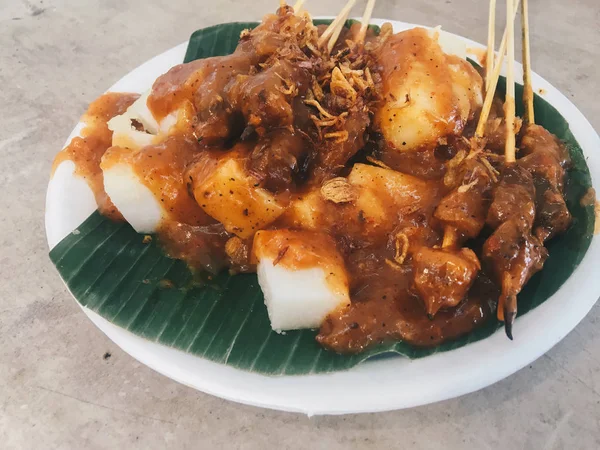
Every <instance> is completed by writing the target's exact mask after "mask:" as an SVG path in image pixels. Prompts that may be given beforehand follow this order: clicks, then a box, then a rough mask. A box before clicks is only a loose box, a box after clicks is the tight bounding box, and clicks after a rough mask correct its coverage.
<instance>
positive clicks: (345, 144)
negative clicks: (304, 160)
mask: <svg viewBox="0 0 600 450" xmlns="http://www.w3.org/2000/svg"><path fill="white" fill-rule="evenodd" d="M368 124H369V114H368V110H367V109H366V108H361V107H355V108H353V109H352V110H351V111H350V114H349V115H348V117H347V118H346V120H345V124H344V130H345V131H346V132H347V133H348V134H347V137H346V138H344V139H330V140H326V141H324V142H323V143H322V144H321V146H320V148H319V152H318V153H317V155H316V156H315V162H314V166H313V179H314V180H315V181H316V182H320V181H323V180H326V179H327V178H331V177H333V176H335V175H336V174H337V173H339V172H340V170H341V169H343V168H344V166H345V164H346V163H347V162H348V160H349V159H350V158H351V157H352V156H354V155H355V154H356V152H357V151H359V150H360V149H361V148H362V147H363V146H364V144H365V140H364V135H365V132H366V129H367V125H368Z"/></svg>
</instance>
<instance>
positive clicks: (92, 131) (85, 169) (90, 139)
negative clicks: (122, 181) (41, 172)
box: [52, 93, 139, 220]
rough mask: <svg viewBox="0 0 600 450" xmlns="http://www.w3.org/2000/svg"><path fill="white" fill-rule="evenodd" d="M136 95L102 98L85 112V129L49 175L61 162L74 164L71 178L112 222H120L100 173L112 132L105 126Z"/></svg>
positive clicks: (117, 95) (54, 164)
mask: <svg viewBox="0 0 600 450" xmlns="http://www.w3.org/2000/svg"><path fill="white" fill-rule="evenodd" d="M138 97H139V95H137V94H118V93H108V94H104V95H102V96H101V97H99V98H98V99H97V100H95V101H94V102H93V103H92V104H91V105H90V106H89V108H88V110H87V112H86V113H85V115H84V116H83V117H82V118H81V121H82V122H84V123H85V127H84V128H83V130H81V133H80V137H79V136H78V137H75V138H73V140H72V141H71V143H70V144H69V145H68V146H67V147H65V148H64V149H63V150H62V151H61V152H60V153H58V155H56V158H55V159H54V163H53V164H52V174H54V171H55V170H56V168H57V167H58V166H59V165H60V164H61V163H62V162H64V161H67V160H70V161H73V162H74V163H75V174H76V175H78V176H80V177H82V178H84V179H85V180H86V182H87V183H88V184H89V186H90V188H91V189H92V191H93V192H94V196H95V197H96V203H97V204H98V210H99V211H100V212H101V213H102V214H104V215H105V216H107V217H110V218H111V219H113V220H123V216H122V215H121V213H120V212H119V211H118V210H117V208H115V205H113V203H112V202H111V201H110V198H109V197H108V195H106V192H104V177H103V176H102V170H101V169H100V161H101V159H102V155H104V152H105V151H106V149H107V148H108V147H110V146H111V141H112V131H110V130H109V129H108V126H107V122H108V121H109V120H110V119H112V118H113V117H115V116H118V115H120V114H123V113H124V112H125V111H126V110H127V108H129V106H131V104H132V103H133V102H134V101H136V100H137V98H138Z"/></svg>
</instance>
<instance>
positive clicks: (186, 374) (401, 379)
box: [46, 20, 600, 415]
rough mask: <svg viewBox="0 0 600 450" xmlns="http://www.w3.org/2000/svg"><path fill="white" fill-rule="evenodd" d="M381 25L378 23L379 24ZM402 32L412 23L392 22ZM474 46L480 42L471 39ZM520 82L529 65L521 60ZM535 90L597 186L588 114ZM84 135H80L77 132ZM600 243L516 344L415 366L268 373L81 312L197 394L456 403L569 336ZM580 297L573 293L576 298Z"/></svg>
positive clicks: (585, 305) (121, 86)
mask: <svg viewBox="0 0 600 450" xmlns="http://www.w3.org/2000/svg"><path fill="white" fill-rule="evenodd" d="M383 22H384V21H383V20H373V23H376V24H379V25H381V24H382V23H383ZM392 24H393V26H394V30H395V31H400V30H403V29H407V28H412V27H414V26H415V25H411V24H407V23H402V22H392ZM465 40H466V41H467V45H468V46H469V47H471V48H483V46H482V45H480V44H476V43H475V42H473V41H470V40H467V39H465ZM186 47H187V42H186V43H183V44H181V45H179V46H177V47H175V48H173V49H171V50H169V51H167V52H165V53H163V54H161V55H159V56H157V57H155V58H153V59H151V60H150V61H148V62H146V63H144V64H142V65H141V66H140V67H138V68H137V69H135V70H134V71H132V72H130V73H129V74H127V75H126V76H125V77H123V78H122V79H121V80H119V81H118V82H117V83H116V84H115V85H114V86H112V87H111V88H110V89H109V90H110V91H119V92H142V91H145V90H146V89H148V88H150V87H151V85H152V82H153V81H154V79H155V78H156V77H158V76H159V75H161V74H162V73H164V72H166V71H167V70H168V69H169V68H170V67H171V66H173V65H175V64H179V63H181V62H182V61H183V58H184V54H185V50H186ZM516 75H517V77H518V78H521V77H522V68H521V66H520V65H518V64H517V74H516ZM533 87H534V89H535V91H536V92H537V91H538V90H539V89H543V91H545V93H544V98H545V99H546V100H547V101H548V102H550V103H551V104H552V105H553V106H554V107H555V108H556V109H557V110H558V111H559V112H560V113H561V114H562V116H563V117H564V118H566V119H567V120H568V122H569V124H570V126H571V131H572V132H573V134H574V135H575V138H576V139H577V141H578V142H579V144H580V145H581V148H582V149H583V152H584V154H585V156H586V159H587V163H588V166H589V169H590V172H591V174H592V180H593V184H594V185H596V184H597V183H596V182H597V181H598V180H600V152H598V149H599V148H600V137H598V135H597V134H596V132H595V131H594V129H593V128H592V126H591V125H590V123H589V122H588V121H587V120H586V119H585V117H584V116H583V114H581V112H579V110H578V109H577V108H576V107H575V106H574V105H573V104H572V103H571V102H570V101H569V100H568V99H567V98H566V97H565V96H564V95H562V94H561V93H560V92H559V91H558V90H557V89H555V88H554V87H553V86H552V85H550V83H548V82H547V81H545V80H544V79H543V78H541V77H540V76H538V75H536V74H533ZM77 133H78V129H76V130H74V132H73V134H74V135H76V134H77ZM79 181H80V180H76V179H74V176H73V174H72V167H69V165H68V164H67V165H65V166H64V167H62V166H61V168H59V170H58V171H57V172H56V174H55V176H54V178H53V179H52V180H51V182H50V184H49V186H48V194H47V201H46V233H47V237H48V244H49V246H50V248H52V247H53V246H54V245H56V244H57V243H58V242H59V241H60V240H61V239H62V238H63V237H64V236H66V235H67V234H68V233H70V232H71V231H72V230H74V229H75V228H76V227H77V226H79V224H80V223H81V222H82V221H83V220H84V219H85V217H87V215H88V214H89V213H91V212H92V211H93V210H95V208H96V206H95V204H94V203H91V202H93V196H91V195H90V194H91V191H89V188H87V189H88V191H86V185H85V184H84V183H79ZM598 261H600V241H599V239H598V237H594V238H593V240H592V243H591V245H590V248H589V250H588V252H587V254H586V255H585V257H584V259H583V261H582V262H581V264H580V266H579V267H578V268H577V269H576V270H575V272H574V273H573V274H572V275H571V277H570V278H569V279H568V280H567V281H566V282H565V283H564V285H563V286H562V287H561V288H560V290H559V291H558V292H557V293H556V294H554V295H553V296H552V297H550V298H549V299H548V300H546V301H545V302H544V303H543V304H542V305H540V306H538V307H537V308H536V309H535V310H534V311H533V312H531V313H529V314H527V315H525V316H523V317H519V318H518V319H517V321H516V323H515V325H514V333H515V336H517V339H516V340H515V341H509V340H508V339H506V336H505V335H504V332H503V331H499V332H497V333H495V334H494V335H492V336H490V337H489V338H487V339H484V340H481V341H478V342H475V343H472V344H469V345H467V346H465V347H462V348H459V349H457V350H453V351H449V352H445V353H438V354H435V355H432V356H428V357H425V358H422V359H417V360H414V361H411V360H408V359H405V358H401V357H396V358H387V359H381V360H377V361H370V362H367V363H364V364H361V365H359V366H358V367H355V368H354V369H351V370H348V371H345V372H337V373H333V374H326V375H303V376H281V377H269V376H264V375H258V374H254V373H249V372H244V371H242V370H238V369H234V368H232V367H228V366H225V365H221V364H217V363H214V362H211V361H207V360H204V359H201V358H198V357H196V356H193V355H190V354H186V353H183V352H181V351H178V350H174V349H171V348H168V347H165V346H163V345H160V344H156V343H153V342H150V341H147V340H144V339H142V338H140V337H137V336H135V335H133V334H132V333H130V332H128V331H126V330H124V329H122V328H119V327H117V326H115V325H113V324H111V323H110V322H108V321H106V320H105V319H103V318H102V317H100V316H99V315H97V314H95V313H94V312H92V311H90V310H88V309H86V308H83V310H84V311H85V313H86V314H87V315H88V316H89V318H90V319H91V320H92V321H93V322H94V323H95V324H96V325H97V326H98V328H100V329H101V330H102V331H103V332H104V333H105V334H106V335H107V336H108V337H109V338H110V339H112V340H113V341H114V342H115V343H116V344H117V345H118V346H119V347H121V348H122V349H123V350H125V351H126V352H127V353H129V354H130V355H131V356H133V357H134V358H136V359H137V360H139V361H140V362H142V363H144V364H146V365H147V366H149V367H151V368H153V369H154V370H156V371H158V372H160V373H162V374H164V375H166V376H168V377H169V378H172V379H174V380H176V381H178V382H180V383H183V384H186V385H188V386H191V387H193V388H196V389H198V390H200V391H203V392H207V393H209V394H213V395H216V396H219V397H223V398H226V399H228V400H233V401H236V402H240V403H245V404H250V405H255V406H261V407H265V408H273V409H280V410H285V411H298V412H303V413H306V414H309V415H313V414H343V413H357V412H374V411H386V410H392V409H401V408H408V407H412V406H417V405H423V404H426V403H432V402H437V401H440V400H445V399H448V398H452V397H457V396H459V395H463V394H466V393H469V392H473V391H475V390H478V389H481V388H484V387H486V386H489V385H490V384H492V383H495V382H497V381H499V380H501V379H503V378H505V377H507V376H509V375H511V374H513V373H514V372H516V371H517V370H519V369H521V368H522V367H524V366H525V365H527V364H529V363H531V362H532V361H534V360H535V359H536V358H538V357H540V356H541V355H543V354H544V353H545V352H547V351H548V350H549V349H550V348H552V346H554V345H555V344H556V343H558V342H559V341H560V340H561V339H562V338H564V337H565V335H566V334H567V333H569V332H570V331H571V330H572V329H573V328H574V327H575V326H576V325H577V324H578V323H579V321H581V319H583V317H584V316H585V315H586V314H587V313H588V312H589V310H590V309H591V308H592V306H593V305H594V303H595V302H596V299H597V298H598V297H599V295H600V283H598V281H596V275H595V273H594V267H595V266H596V265H597V264H598ZM575 291H576V292H577V295H576V296H573V295H572V293H573V292H575Z"/></svg>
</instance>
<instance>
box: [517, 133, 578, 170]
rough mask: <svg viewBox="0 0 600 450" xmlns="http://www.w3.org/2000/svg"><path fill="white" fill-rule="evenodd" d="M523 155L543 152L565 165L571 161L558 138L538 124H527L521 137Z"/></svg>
mask: <svg viewBox="0 0 600 450" xmlns="http://www.w3.org/2000/svg"><path fill="white" fill-rule="evenodd" d="M521 152H522V153H523V155H525V156H526V155H530V154H532V153H538V152H544V153H548V154H550V155H552V156H553V157H554V158H555V159H556V161H558V163H559V164H560V165H561V166H562V167H566V166H568V165H569V164H570V162H571V157H570V156H569V151H568V150H567V148H566V147H565V146H564V145H563V143H562V142H560V140H559V139H558V138H557V137H556V136H555V135H553V134H552V133H550V132H549V131H548V130H546V129H545V128H544V127H542V126H540V125H535V124H531V125H527V127H526V128H525V130H524V133H523V137H522V138H521Z"/></svg>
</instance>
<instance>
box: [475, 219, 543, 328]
mask: <svg viewBox="0 0 600 450" xmlns="http://www.w3.org/2000/svg"><path fill="white" fill-rule="evenodd" d="M530 230H531V225H530V224H529V223H528V222H527V221H526V220H523V219H512V220H508V221H507V222H504V223H502V224H501V225H500V226H499V227H498V228H497V229H496V231H495V232H494V234H492V236H490V238H489V239H488V240H487V241H486V242H485V244H484V246H483V255H482V259H483V261H484V262H485V263H486V264H488V265H489V266H490V267H491V269H492V271H493V273H494V274H495V275H496V279H497V281H498V283H499V284H500V286H501V289H502V295H501V297H500V301H499V307H498V319H499V320H504V321H505V324H506V333H507V335H508V337H509V338H511V339H512V334H511V326H512V322H513V321H514V318H515V316H516V314H517V294H518V293H519V292H521V289H523V286H524V285H525V283H527V281H529V279H530V278H531V276H532V275H533V274H534V273H536V272H538V271H539V270H541V269H542V267H543V265H544V261H545V260H546V258H547V257H548V251H547V250H546V249H545V248H544V246H543V244H542V243H541V242H540V241H539V239H538V238H536V237H535V236H532V235H531V232H530ZM505 311H506V312H505Z"/></svg>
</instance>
